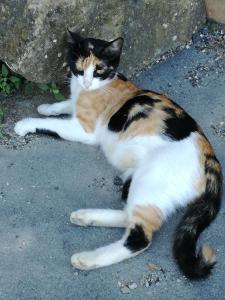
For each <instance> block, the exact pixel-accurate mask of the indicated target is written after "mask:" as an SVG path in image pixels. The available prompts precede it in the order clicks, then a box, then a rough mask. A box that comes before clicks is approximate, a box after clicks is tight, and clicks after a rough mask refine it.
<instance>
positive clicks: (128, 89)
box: [76, 79, 138, 132]
mask: <svg viewBox="0 0 225 300" xmlns="http://www.w3.org/2000/svg"><path fill="white" fill-rule="evenodd" d="M137 90H138V88H137V87H136V86H135V85H134V84H132V83H131V82H130V81H126V82H125V81H122V80H120V79H118V80H113V81H112V82H111V83H110V84H108V85H107V86H105V87H103V88H101V89H99V90H94V91H82V92H81V94H80V96H79V97H78V100H77V103H76V117H77V118H78V119H79V120H80V122H81V124H82V126H83V127H84V129H85V130H86V131H87V132H93V131H94V130H95V125H96V120H97V119H98V117H99V116H100V115H101V119H102V121H103V123H106V122H107V121H108V120H109V118H110V117H111V116H112V115H113V114H114V113H115V112H116V111H117V110H118V109H119V108H120V107H121V105H122V104H121V103H125V102H126V101H127V99H129V98H131V97H132V96H133V95H134V93H135V92H136V91H137Z"/></svg>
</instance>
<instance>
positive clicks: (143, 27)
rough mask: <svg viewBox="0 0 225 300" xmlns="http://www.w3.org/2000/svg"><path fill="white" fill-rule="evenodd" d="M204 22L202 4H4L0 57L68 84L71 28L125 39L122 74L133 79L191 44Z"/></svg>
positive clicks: (33, 0) (190, 0)
mask: <svg viewBox="0 0 225 300" xmlns="http://www.w3.org/2000/svg"><path fill="white" fill-rule="evenodd" d="M204 20H205V17H204V6H203V3H202V1H201V0H180V1H167V0H162V1H155V0H138V1H137V0H129V1H120V0H114V1H108V0H102V1H98V0H93V1H75V0H60V1H51V0H45V1H37V0H14V1H7V0H2V1H1V3H0V59H1V60H2V61H4V62H5V63H6V64H7V65H8V66H9V67H10V68H11V69H12V70H14V71H15V72H16V73H19V74H21V75H23V76H24V77H25V78H27V79H28V80H31V81H34V82H49V81H58V82H63V81H65V80H66V74H67V71H66V63H65V62H66V51H65V49H66V28H67V27H69V28H70V29H72V30H76V31H80V32H81V33H83V35H84V36H92V37H96V38H102V39H106V40H112V39H114V38H116V37H118V36H123V37H124V38H125V44H124V52H123V58H122V62H121V71H122V72H124V73H125V74H126V75H127V76H131V75H132V74H134V73H135V71H136V70H138V69H140V68H143V67H144V66H145V65H147V64H149V63H150V62H151V61H152V60H154V58H156V57H158V56H159V55H160V54H162V53H163V52H165V51H167V50H169V49H174V48H176V47H177V46H178V45H181V44H183V43H185V42H187V41H188V40H189V39H190V38H191V35H192V32H193V31H195V30H196V29H197V28H199V26H201V25H202V24H203V22H204Z"/></svg>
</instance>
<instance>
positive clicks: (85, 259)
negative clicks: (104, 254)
mask: <svg viewBox="0 0 225 300" xmlns="http://www.w3.org/2000/svg"><path fill="white" fill-rule="evenodd" d="M71 264H72V265H73V267H75V268H76V269H80V270H91V269H96V268H98V267H99V266H98V265H97V264H96V260H95V255H94V254H93V253H92V251H90V252H80V253H77V254H74V255H73V256H72V257H71Z"/></svg>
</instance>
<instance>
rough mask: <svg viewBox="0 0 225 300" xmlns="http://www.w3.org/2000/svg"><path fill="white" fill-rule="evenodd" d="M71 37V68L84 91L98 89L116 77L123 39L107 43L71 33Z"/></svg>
mask: <svg viewBox="0 0 225 300" xmlns="http://www.w3.org/2000/svg"><path fill="white" fill-rule="evenodd" d="M69 35H70V39H69V66H70V69H71V72H72V73H73V75H74V76H76V77H77V78H78V81H79V83H80V85H81V86H82V88H83V89H85V90H95V89H98V88H100V87H102V86H103V85H105V84H106V83H107V82H108V81H109V80H110V79H112V78H113V77H114V76H115V73H116V69H117V67H118V65H119V61H120V55H121V51H122V46H123V38H121V37H119V38H117V39H115V40H113V41H111V42H107V41H103V40H99V39H92V38H83V37H81V36H80V35H79V34H77V33H74V32H70V31H69Z"/></svg>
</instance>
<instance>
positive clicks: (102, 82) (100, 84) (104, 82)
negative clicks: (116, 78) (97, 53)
mask: <svg viewBox="0 0 225 300" xmlns="http://www.w3.org/2000/svg"><path fill="white" fill-rule="evenodd" d="M78 81H79V84H80V86H81V89H82V90H83V91H86V92H90V91H94V90H98V89H101V88H103V87H104V86H105V85H107V84H108V83H109V82H110V81H111V80H110V79H106V80H98V79H96V78H95V79H94V80H93V82H92V84H91V86H89V87H86V86H85V85H84V84H83V82H81V81H80V80H79V79H78Z"/></svg>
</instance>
